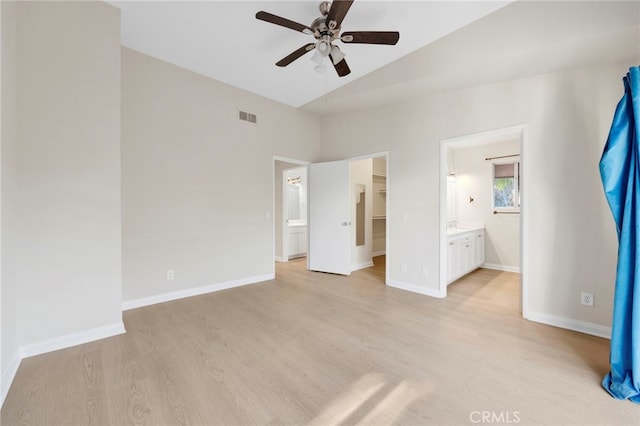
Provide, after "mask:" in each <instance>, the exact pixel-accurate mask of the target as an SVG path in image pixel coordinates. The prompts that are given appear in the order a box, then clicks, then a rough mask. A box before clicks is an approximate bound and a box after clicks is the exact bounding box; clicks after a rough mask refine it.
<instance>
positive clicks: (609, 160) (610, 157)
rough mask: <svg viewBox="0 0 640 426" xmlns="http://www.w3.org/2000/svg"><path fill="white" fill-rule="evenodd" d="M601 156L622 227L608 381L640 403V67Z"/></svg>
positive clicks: (620, 395) (628, 81) (617, 393)
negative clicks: (639, 138) (639, 254)
mask: <svg viewBox="0 0 640 426" xmlns="http://www.w3.org/2000/svg"><path fill="white" fill-rule="evenodd" d="M623 82H624V95H623V96H622V99H621V100H620V102H619V103H618V106H617V108H616V112H615V115H614V117H613V123H612V125H611V130H610V132H609V138H608V139H607V143H606V145H605V148H604V152H603V154H602V159H601V160H600V175H601V177H602V184H603V186H604V192H605V195H606V197H607V201H608V202H609V207H610V208H611V213H612V214H613V219H614V221H615V223H616V228H617V231H618V242H619V246H618V267H617V270H616V283H615V296H614V301H613V324H612V328H611V354H610V357H609V362H610V364H611V371H610V372H609V374H607V376H606V377H605V378H604V380H603V381H602V386H604V388H605V389H606V390H607V391H608V392H609V393H610V394H611V396H613V397H614V398H616V399H628V400H630V401H632V402H635V403H637V404H640V261H639V259H638V253H639V252H640V251H639V249H640V229H639V228H638V227H639V226H640V198H639V197H638V195H639V193H638V191H639V190H640V157H639V156H638V150H639V148H640V147H639V144H640V141H639V140H638V136H639V134H640V67H633V68H631V69H630V70H629V73H628V74H627V75H626V77H624V79H623Z"/></svg>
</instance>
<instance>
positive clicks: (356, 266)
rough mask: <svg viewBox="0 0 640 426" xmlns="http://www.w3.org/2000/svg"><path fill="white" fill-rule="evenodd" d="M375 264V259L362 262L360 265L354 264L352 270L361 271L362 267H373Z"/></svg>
mask: <svg viewBox="0 0 640 426" xmlns="http://www.w3.org/2000/svg"><path fill="white" fill-rule="evenodd" d="M372 266H373V261H369V262H365V263H361V264H360V265H353V266H352V267H351V272H354V271H359V270H360V269H366V268H371V267H372Z"/></svg>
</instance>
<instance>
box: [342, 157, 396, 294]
mask: <svg viewBox="0 0 640 426" xmlns="http://www.w3.org/2000/svg"><path fill="white" fill-rule="evenodd" d="M387 162H388V161H387V154H386V153H380V154H375V155H370V156H363V157H357V158H353V159H351V160H350V166H351V167H350V185H351V188H352V191H353V196H352V200H353V201H352V213H351V217H352V223H353V224H354V226H353V230H352V232H353V244H352V252H351V253H352V254H351V259H352V271H354V272H355V271H363V273H366V274H369V275H373V276H375V277H376V280H378V281H380V282H381V283H386V275H387V274H386V271H387V267H386V266H387V264H386V259H387V257H386V254H387V241H388V237H387V235H388V234H387V232H388V227H387V211H388V208H387V203H388V186H387V170H388V167H387Z"/></svg>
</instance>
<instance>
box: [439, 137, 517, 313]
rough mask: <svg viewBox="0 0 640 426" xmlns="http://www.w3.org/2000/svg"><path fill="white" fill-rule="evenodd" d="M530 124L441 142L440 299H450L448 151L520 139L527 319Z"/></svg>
mask: <svg viewBox="0 0 640 426" xmlns="http://www.w3.org/2000/svg"><path fill="white" fill-rule="evenodd" d="M528 131H529V126H528V124H519V125H515V126H511V127H504V128H500V129H495V130H488V131H484V132H478V133H472V134H468V135H463V136H457V137H453V138H447V139H443V140H441V141H440V277H439V278H440V286H439V297H446V296H447V171H448V170H447V156H448V153H447V148H448V147H449V146H452V145H462V146H474V145H486V144H490V143H494V142H500V141H503V140H507V139H511V140H513V139H519V141H520V164H521V165H522V171H521V175H520V195H521V197H522V199H521V203H520V276H521V280H520V310H521V312H522V316H523V317H524V318H528V313H529V280H528V274H527V272H528V271H529V256H527V253H528V251H529V250H528V243H529V236H528V232H527V230H528V217H529V202H528V201H529V200H528V199H527V196H528V193H529V191H528V187H529V180H528V179H527V178H528V171H529V165H528V163H527V160H528V158H529V156H528V154H527V151H528V145H529V144H528V143H527V139H528Z"/></svg>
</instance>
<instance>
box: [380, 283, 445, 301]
mask: <svg viewBox="0 0 640 426" xmlns="http://www.w3.org/2000/svg"><path fill="white" fill-rule="evenodd" d="M387 285H388V286H389V287H395V288H399V289H400V290H406V291H410V292H412V293H418V294H423V295H425V296H431V297H437V298H439V299H442V298H443V297H445V294H443V293H441V292H440V291H439V290H433V289H431V288H425V287H422V286H418V285H415V284H409V283H403V282H400V281H394V280H389V281H387Z"/></svg>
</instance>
